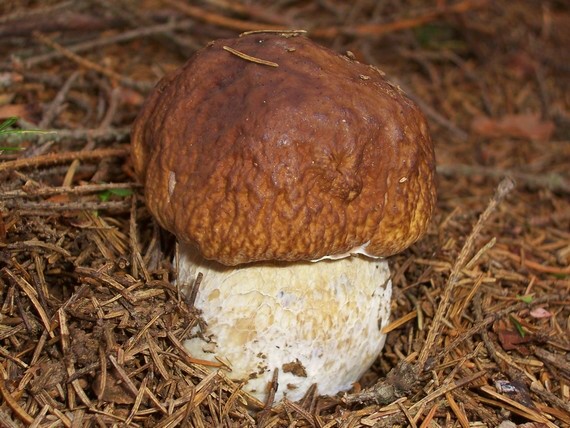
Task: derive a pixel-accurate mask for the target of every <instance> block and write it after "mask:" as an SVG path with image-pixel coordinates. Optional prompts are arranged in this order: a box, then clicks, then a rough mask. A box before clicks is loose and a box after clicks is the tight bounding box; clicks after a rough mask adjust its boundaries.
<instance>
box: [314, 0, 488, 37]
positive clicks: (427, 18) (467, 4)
mask: <svg viewBox="0 0 570 428" xmlns="http://www.w3.org/2000/svg"><path fill="white" fill-rule="evenodd" d="M488 3H489V0H464V1H460V2H458V3H455V4H452V5H449V6H447V7H441V8H436V9H433V10H430V11H428V12H426V13H425V14H423V15H420V16H417V17H415V18H409V19H401V20H399V21H393V22H387V23H381V24H376V23H374V24H370V23H366V24H361V25H356V26H352V27H347V26H338V27H336V26H335V27H326V28H316V29H314V30H312V31H311V35H312V36H314V37H322V38H327V39H334V38H335V37H337V36H339V35H341V34H347V35H352V36H357V37H370V36H376V37H378V36H382V35H384V34H387V33H393V32H395V31H402V30H408V29H410V28H415V27H419V26H421V25H424V24H427V23H429V22H432V21H434V20H436V19H438V18H439V17H441V16H442V15H445V14H450V13H465V12H468V11H470V10H473V9H478V8H482V7H485V6H487V4H488Z"/></svg>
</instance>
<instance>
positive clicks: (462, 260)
mask: <svg viewBox="0 0 570 428" xmlns="http://www.w3.org/2000/svg"><path fill="white" fill-rule="evenodd" d="M514 186H515V184H514V182H513V181H512V180H511V179H510V178H505V179H503V181H501V182H500V183H499V185H498V187H497V191H496V192H495V195H494V196H493V198H492V199H491V201H490V202H489V205H488V206H487V208H486V209H485V211H483V213H482V214H481V216H480V217H479V220H477V223H476V224H475V226H474V227H473V230H472V231H471V233H470V234H469V236H468V238H467V240H466V241H465V244H464V245H463V248H461V251H460V253H459V256H458V257H457V260H456V261H455V264H454V265H453V269H452V270H451V274H450V275H449V278H448V280H447V283H446V284H445V291H444V294H443V297H442V299H441V301H440V303H439V305H438V307H437V312H436V313H435V316H434V318H433V322H432V325H431V328H430V329H429V332H428V336H427V338H426V341H425V343H424V345H423V346H422V350H421V352H420V355H419V357H418V361H417V366H416V367H417V369H418V370H424V367H425V363H426V361H427V359H428V356H429V354H430V351H431V350H432V349H434V348H435V346H434V345H435V342H436V339H437V336H438V335H439V334H440V330H441V328H442V327H443V318H444V317H445V314H446V312H447V309H448V307H449V303H450V300H451V295H452V292H453V290H454V289H455V286H456V285H457V283H458V282H459V277H460V276H461V270H462V269H463V267H464V266H465V264H466V263H467V260H468V257H469V255H470V254H471V252H472V250H473V247H474V245H475V239H476V238H477V237H478V236H479V234H480V233H481V229H482V228H483V226H484V225H485V223H486V222H487V220H488V219H489V217H490V216H491V214H492V213H493V212H494V211H495V209H496V208H497V206H498V205H499V204H500V203H501V201H502V200H503V199H504V198H505V197H506V196H507V195H508V194H509V193H510V192H511V191H512V190H513V189H514Z"/></svg>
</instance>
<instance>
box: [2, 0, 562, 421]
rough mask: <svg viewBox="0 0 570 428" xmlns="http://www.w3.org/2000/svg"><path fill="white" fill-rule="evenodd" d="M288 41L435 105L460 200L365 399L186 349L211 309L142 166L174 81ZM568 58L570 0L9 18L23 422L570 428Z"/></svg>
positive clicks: (430, 108) (12, 334)
mask: <svg viewBox="0 0 570 428" xmlns="http://www.w3.org/2000/svg"><path fill="white" fill-rule="evenodd" d="M274 27H277V28H291V29H305V30H307V35H308V37H311V38H312V39H314V40H316V41H318V42H320V43H322V44H324V45H326V46H329V47H330V48H332V49H333V50H335V51H337V52H339V53H345V52H346V51H350V52H352V53H353V54H354V56H355V57H356V59H358V60H359V61H361V62H365V63H369V64H374V65H376V66H378V67H379V68H381V69H382V70H383V71H385V72H386V74H387V77H388V79H389V80H391V81H393V82H394V83H396V84H398V85H399V86H400V87H401V88H402V89H403V90H404V91H405V92H406V93H407V94H408V96H409V97H411V98H412V99H413V100H414V101H415V102H416V103H417V104H418V105H419V106H420V107H421V109H422V110H423V111H424V113H425V115H426V117H427V118H428V121H429V123H430V128H431V133H432V138H433V141H434V143H435V147H436V157H437V171H438V193H439V195H438V203H437V211H436V214H435V216H434V219H433V221H432V224H431V227H430V229H429V231H428V233H427V235H426V236H425V237H424V238H423V239H422V240H421V241H420V242H418V243H417V244H415V245H414V246H413V247H412V248H410V249H409V250H407V251H405V252H404V253H402V254H399V255H397V256H394V257H392V258H391V259H390V265H391V269H392V272H393V284H394V298H393V307H392V323H391V324H390V325H389V327H388V329H387V330H389V334H388V339H387V343H386V347H385V349H384V351H383V354H382V356H381V357H380V358H379V359H378V361H377V362H376V363H375V364H374V366H373V367H372V368H371V369H370V370H369V371H368V372H367V374H366V375H365V376H364V377H363V378H362V379H361V381H360V382H359V383H358V384H356V385H355V386H354V389H353V390H352V391H350V392H349V393H348V394H339V395H338V396H336V397H320V396H318V394H317V393H315V391H311V392H310V393H308V394H307V396H306V397H305V399H303V400H302V401H300V402H297V403H292V402H288V401H285V402H283V403H281V404H279V405H277V406H271V403H260V402H257V401H256V400H255V399H253V398H252V397H249V396H248V395H247V394H246V393H244V392H242V391H241V390H240V389H239V385H237V384H235V383H233V382H232V381H231V380H230V379H228V377H227V376H226V373H225V372H224V371H223V370H219V371H212V370H210V368H208V367H206V366H204V365H203V364H202V363H201V362H200V361H196V360H195V359H193V358H192V356H191V355H188V353H187V352H186V351H185V350H184V348H183V346H182V345H181V343H182V341H183V340H184V339H185V338H186V337H187V336H188V334H189V331H190V327H191V326H194V325H195V324H196V322H197V317H199V314H198V313H196V311H192V310H190V309H189V308H188V305H186V304H185V302H184V300H183V298H181V296H180V293H178V291H177V289H176V287H175V286H174V285H172V279H173V278H174V276H175V272H174V268H173V266H172V263H171V260H172V255H173V252H174V243H173V238H172V236H170V235H169V234H168V233H166V232H164V231H162V230H161V229H160V228H159V227H158V226H157V225H156V223H155V222H154V221H153V220H152V219H151V217H150V215H149V214H148V212H147V210H146V208H145V205H144V198H143V192H142V188H141V186H140V185H139V184H137V182H136V180H135V178H134V174H133V171H132V166H131V163H130V158H129V131H130V125H131V123H132V122H133V120H134V118H135V117H136V115H137V112H138V111H139V109H140V107H141V105H142V103H143V101H144V99H145V96H146V95H147V94H148V92H149V90H150V89H151V88H152V87H153V85H154V84H155V83H156V82H157V81H158V80H159V79H160V78H161V77H162V76H164V75H165V74H166V73H168V72H170V71H172V70H174V69H176V68H177V67H179V66H180V65H181V64H183V63H184V62H185V60H186V59H187V58H188V57H189V56H190V55H191V54H192V53H193V52H194V51H195V50H197V49H199V48H200V47H202V46H205V45H206V44H207V43H208V42H209V41H211V40H214V39H217V38H223V37H234V36H236V35H237V34H239V33H241V32H243V31H246V30H252V29H261V28H262V29H265V28H274ZM568 46H570V7H569V5H568V3H567V2H564V1H556V0H545V1H541V2H538V1H530V0H526V1H525V0H522V1H512V2H511V1H509V2H499V1H489V0H457V1H451V0H432V1H421V0H405V1H381V2H380V1H379V2H377V1H373V0H356V1H353V2H345V1H340V0H312V1H311V0H277V1H269V0H259V1H253V0H240V1H229V0H202V1H197V2H184V1H183V0H145V1H140V2H138V1H134V0H117V1H109V0H88V1H78V0H58V1H48V0H44V1H25V0H16V1H11V0H5V1H3V2H2V3H1V4H0V52H1V55H0V124H4V127H3V128H2V125H0V397H1V400H2V401H1V404H0V426H2V427H20V426H34V427H55V426H65V427H83V426H85V427H103V426H133V427H136V426H141V427H142V426H145V427H174V426H189V427H190V426H191V427H217V426H228V427H230V426H232V427H233V426H265V427H284V426H291V427H293V426H294V427H320V428H323V427H327V428H333V427H372V426H377V427H382V426H412V427H420V426H421V427H428V426H431V427H437V426H446V427H456V426H461V427H469V426H471V427H477V426H481V427H483V426H487V427H495V426H499V425H500V426H501V427H503V428H510V427H515V426H521V427H522V426H524V427H543V426H547V427H555V426H570V404H569V403H570V356H569V355H570V352H569V351H570V63H569V61H568ZM12 117H17V118H18V119H17V121H10V120H9V118H12ZM6 120H8V121H7V122H5V121H6ZM14 130H19V132H11V131H14ZM30 130H40V131H42V132H22V131H30ZM363 340H365V338H363ZM386 389H389V390H390V393H389V394H387V395H386V394H385V391H386Z"/></svg>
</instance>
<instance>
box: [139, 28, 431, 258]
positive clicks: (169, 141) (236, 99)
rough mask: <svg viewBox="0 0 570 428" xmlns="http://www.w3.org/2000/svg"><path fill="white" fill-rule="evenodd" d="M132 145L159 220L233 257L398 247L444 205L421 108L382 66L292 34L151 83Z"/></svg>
mask: <svg viewBox="0 0 570 428" xmlns="http://www.w3.org/2000/svg"><path fill="white" fill-rule="evenodd" d="M228 47H229V48H233V49H234V50H235V51H238V52H241V53H245V54H247V55H249V56H251V57H254V58H259V59H263V60H266V61H270V62H272V63H275V64H277V66H271V65H266V64H260V63H258V62H255V61H254V60H252V59H246V58H243V57H240V56H238V55H237V54H236V52H233V53H232V52H230V51H229V50H227V48H228ZM132 154H133V159H134V165H135V170H136V172H137V174H138V176H139V177H140V179H141V180H142V181H143V182H144V183H145V196H146V203H147V206H148V208H149V210H150V211H151V213H152V214H153V215H154V216H155V217H156V218H157V220H158V222H159V223H160V224H161V225H162V226H163V227H164V228H165V229H167V230H169V231H171V232H172V233H174V234H175V235H176V236H177V238H178V239H179V240H181V241H182V242H186V243H191V244H193V245H195V246H197V247H198V249H199V250H200V252H201V253H202V255H203V256H204V257H205V258H207V259H212V260H217V261H218V262H221V263H223V264H226V265H236V264H240V263H247V262H252V261H260V260H282V261H296V260H314V259H319V258H322V257H326V256H333V255H336V254H344V253H347V252H351V251H352V250H353V249H354V248H358V247H363V248H364V247H365V252H366V253H367V254H368V255H371V256H390V255H392V254H395V253H398V252H399V251H402V250H403V249H405V248H406V247H408V246H409V245H411V244H412V243H413V242H415V241H416V240H417V239H418V238H420V237H421V236H422V235H423V233H424V232H425V230H426V228H427V224H428V222H429V220H430V218H431V214H432V211H433V208H434V204H435V179H434V175H435V170H434V164H435V161H434V151H433V145H432V142H431V140H430V137H429V134H428V128H427V124H426V121H425V118H424V116H423V115H422V113H421V112H420V110H419V109H418V107H417V106H416V105H415V104H414V103H413V102H412V101H411V100H410V99H408V98H407V97H406V96H405V95H404V94H403V92H402V91H401V90H399V88H397V87H395V86H393V85H392V84H390V83H389V82H388V81H386V80H385V79H384V78H383V73H382V72H381V71H380V70H378V69H376V68H374V67H371V66H367V65H364V64H361V63H359V62H357V61H354V60H351V59H349V58H348V57H345V56H341V55H338V54H336V53H334V52H332V51H331V50H328V49H326V48H324V47H322V46H319V45H318V44H316V43H314V42H312V41H310V40H309V39H307V38H305V37H301V36H297V37H291V35H290V34H288V35H285V34H273V33H258V34H251V35H246V36H243V37H240V38H235V39H227V40H217V41H215V42H212V43H210V44H209V45H208V46H207V47H205V48H204V49H202V50H200V51H198V52H196V54H194V55H193V56H192V58H191V59H190V60H189V61H188V62H187V63H186V65H184V66H183V67H182V68H181V69H179V70H178V71H176V72H175V73H173V74H171V75H169V76H167V77H165V78H163V79H162V80H161V81H160V82H159V84H158V85H157V86H156V88H155V89H154V90H153V92H152V93H151V95H150V96H149V98H148V100H147V101H146V103H145V105H144V107H143V109H142V111H141V113H140V114H139V116H138V118H137V120H136V122H135V124H134V128H133V132H132Z"/></svg>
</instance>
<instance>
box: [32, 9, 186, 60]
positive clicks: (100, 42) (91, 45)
mask: <svg viewBox="0 0 570 428" xmlns="http://www.w3.org/2000/svg"><path fill="white" fill-rule="evenodd" d="M191 24H192V21H190V20H188V19H186V20H183V21H178V22H169V23H166V24H160V25H152V26H150V27H141V28H137V29H136V30H131V31H125V32H124V33H120V34H117V35H114V36H107V37H101V38H98V39H95V40H89V41H86V42H81V43H76V44H74V45H69V46H65V49H67V50H68V51H69V52H73V53H79V52H84V51H89V50H91V49H95V48H99V47H102V46H107V45H112V44H115V43H122V42H128V41H130V40H133V39H137V38H140V37H147V36H153V35H156V34H162V33H168V32H170V31H172V30H181V29H185V28H189V27H190V25H191ZM62 56H64V55H63V53H61V52H60V51H54V52H49V53H45V54H42V55H37V56H34V57H31V58H28V59H26V60H24V61H23V64H24V68H25V69H28V68H31V67H33V66H35V65H38V64H41V63H44V62H46V61H51V60H53V59H57V58H59V57H62Z"/></svg>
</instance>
